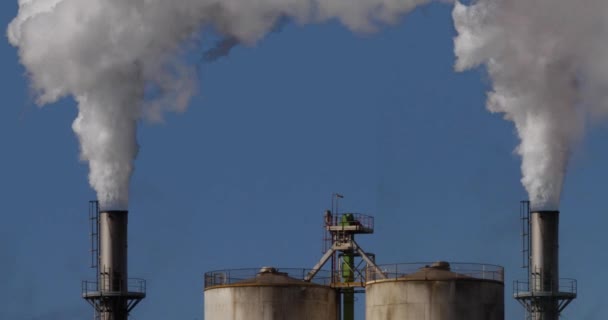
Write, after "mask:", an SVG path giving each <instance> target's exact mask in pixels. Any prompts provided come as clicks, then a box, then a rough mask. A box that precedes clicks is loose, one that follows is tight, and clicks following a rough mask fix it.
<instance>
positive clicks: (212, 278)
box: [205, 268, 331, 289]
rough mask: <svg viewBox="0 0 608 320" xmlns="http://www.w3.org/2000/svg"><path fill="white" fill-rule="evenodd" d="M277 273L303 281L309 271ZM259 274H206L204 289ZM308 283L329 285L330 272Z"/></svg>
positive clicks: (244, 271)
mask: <svg viewBox="0 0 608 320" xmlns="http://www.w3.org/2000/svg"><path fill="white" fill-rule="evenodd" d="M277 271H278V273H279V274H285V275H287V276H288V277H290V278H292V279H295V280H301V281H304V278H305V277H306V275H308V273H309V272H310V271H311V269H299V268H286V269H277ZM259 273H260V268H247V269H229V270H216V271H210V272H206V273H205V289H206V288H210V287H215V286H224V285H230V284H235V283H242V282H246V281H250V280H253V279H255V278H256V277H257V276H258V274H259ZM310 282H311V283H315V284H320V285H327V286H328V285H330V284H331V272H330V271H327V270H321V271H319V273H317V275H316V276H315V277H314V278H313V279H312V280H311V281H310Z"/></svg>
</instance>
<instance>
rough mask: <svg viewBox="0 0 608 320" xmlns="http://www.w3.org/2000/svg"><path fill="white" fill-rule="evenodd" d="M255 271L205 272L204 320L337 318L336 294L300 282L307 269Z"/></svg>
mask: <svg viewBox="0 0 608 320" xmlns="http://www.w3.org/2000/svg"><path fill="white" fill-rule="evenodd" d="M256 271H257V270H256ZM256 271H252V270H251V269H243V270H226V271H215V272H208V273H206V274H205V294H204V296H205V297H204V299H205V311H204V314H205V319H209V320H284V319H290V320H336V319H337V317H338V310H339V309H338V293H337V291H336V290H335V289H333V288H331V287H329V286H328V285H323V284H322V283H319V281H324V280H317V283H313V282H306V281H303V280H300V279H304V276H305V275H306V274H307V273H308V270H303V269H299V271H291V272H279V271H278V270H277V269H275V268H270V267H264V268H262V269H261V270H259V272H257V274H255V273H256ZM281 271H285V270H281ZM247 276H249V277H250V278H246V277H247ZM251 276H252V277H251ZM317 279H325V280H326V281H327V283H328V284H329V281H330V278H329V277H327V278H321V277H317Z"/></svg>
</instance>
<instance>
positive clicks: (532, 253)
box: [514, 201, 576, 320]
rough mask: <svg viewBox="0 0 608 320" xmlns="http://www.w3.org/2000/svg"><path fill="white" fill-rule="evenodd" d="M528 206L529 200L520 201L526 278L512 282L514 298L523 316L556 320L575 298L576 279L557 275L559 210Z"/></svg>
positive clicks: (531, 319) (539, 319)
mask: <svg viewBox="0 0 608 320" xmlns="http://www.w3.org/2000/svg"><path fill="white" fill-rule="evenodd" d="M529 208H530V205H529V202H527V201H526V202H524V203H523V207H522V221H523V233H522V235H523V236H524V246H523V248H524V250H523V252H524V268H526V269H527V270H528V281H527V282H520V281H516V282H515V286H514V297H515V299H517V300H518V301H519V302H520V303H521V304H522V305H524V307H525V308H526V310H527V312H528V317H527V319H529V320H559V317H560V313H561V312H562V310H564V308H566V306H567V305H568V304H569V303H570V302H571V301H572V300H574V299H575V298H576V280H573V279H560V278H559V211H553V210H552V211H548V210H544V211H543V210H538V211H532V212H531V211H530V209H529ZM526 258H527V259H526ZM526 260H527V261H526Z"/></svg>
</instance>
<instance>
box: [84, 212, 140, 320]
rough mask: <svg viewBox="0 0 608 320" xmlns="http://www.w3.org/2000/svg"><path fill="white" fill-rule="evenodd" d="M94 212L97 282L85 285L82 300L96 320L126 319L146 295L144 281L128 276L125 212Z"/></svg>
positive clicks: (94, 248)
mask: <svg viewBox="0 0 608 320" xmlns="http://www.w3.org/2000/svg"><path fill="white" fill-rule="evenodd" d="M94 209H95V210H96V212H93V215H92V216H91V217H92V221H93V232H92V233H91V234H92V236H93V250H92V252H93V254H94V258H96V260H95V261H94V267H95V268H96V273H97V275H96V276H97V281H96V282H92V283H87V282H85V285H84V286H83V289H84V292H83V297H84V298H85V299H86V300H87V301H88V302H90V303H91V304H92V305H93V306H94V308H95V314H96V318H95V319H96V320H128V317H129V312H130V311H131V310H132V309H133V308H134V307H135V305H137V304H138V303H139V302H140V301H141V300H142V299H143V298H145V296H146V293H145V281H144V280H140V279H129V277H128V262H127V261H128V260H127V257H128V255H127V247H128V245H127V239H128V236H127V225H128V212H127V211H124V210H113V211H102V212H101V213H99V211H98V210H97V206H95V208H94Z"/></svg>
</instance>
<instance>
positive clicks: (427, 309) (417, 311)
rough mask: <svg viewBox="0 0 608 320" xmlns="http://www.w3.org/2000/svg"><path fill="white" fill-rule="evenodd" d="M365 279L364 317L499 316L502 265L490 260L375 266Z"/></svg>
mask: <svg viewBox="0 0 608 320" xmlns="http://www.w3.org/2000/svg"><path fill="white" fill-rule="evenodd" d="M380 269H381V270H382V273H383V274H384V276H386V278H387V279H380V280H373V279H379V278H377V277H375V276H374V274H373V273H374V272H371V273H372V274H371V275H369V276H368V277H369V278H368V279H372V280H370V281H368V282H367V285H366V317H365V319H366V320H504V283H503V280H504V279H503V278H504V277H503V275H504V272H503V268H502V267H498V266H492V265H476V264H452V265H450V264H449V263H447V262H437V263H434V264H432V265H430V266H429V265H421V264H397V265H385V266H380Z"/></svg>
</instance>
